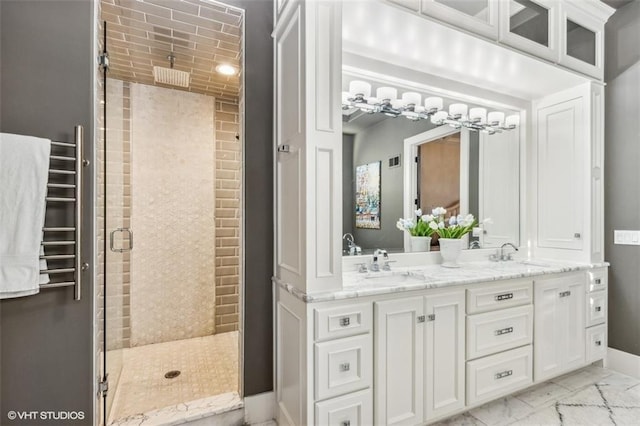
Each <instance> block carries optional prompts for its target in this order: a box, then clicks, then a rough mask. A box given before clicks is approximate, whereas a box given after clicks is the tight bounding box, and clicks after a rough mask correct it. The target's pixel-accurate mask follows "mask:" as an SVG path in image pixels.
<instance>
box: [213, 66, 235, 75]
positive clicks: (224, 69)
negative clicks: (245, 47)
mask: <svg viewBox="0 0 640 426" xmlns="http://www.w3.org/2000/svg"><path fill="white" fill-rule="evenodd" d="M216 71H218V72H219V73H220V74H223V75H236V73H237V71H236V69H235V68H234V67H232V66H231V65H229V64H220V65H218V66H217V67H216Z"/></svg>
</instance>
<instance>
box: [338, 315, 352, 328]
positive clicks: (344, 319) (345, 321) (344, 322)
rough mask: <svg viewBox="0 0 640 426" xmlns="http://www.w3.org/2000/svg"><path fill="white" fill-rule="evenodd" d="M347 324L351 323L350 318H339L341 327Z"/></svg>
mask: <svg viewBox="0 0 640 426" xmlns="http://www.w3.org/2000/svg"><path fill="white" fill-rule="evenodd" d="M349 324H351V318H349V317H343V318H340V325H341V326H342V327H347V326H348V325H349Z"/></svg>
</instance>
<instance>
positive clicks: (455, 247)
mask: <svg viewBox="0 0 640 426" xmlns="http://www.w3.org/2000/svg"><path fill="white" fill-rule="evenodd" d="M438 242H439V243H440V255H441V256H442V266H444V267H445V268H459V267H460V265H458V257H460V253H461V252H462V240H461V239H459V238H438Z"/></svg>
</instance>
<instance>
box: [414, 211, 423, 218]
mask: <svg viewBox="0 0 640 426" xmlns="http://www.w3.org/2000/svg"><path fill="white" fill-rule="evenodd" d="M415 213H416V216H417V217H420V216H422V209H418V210H416V211H415Z"/></svg>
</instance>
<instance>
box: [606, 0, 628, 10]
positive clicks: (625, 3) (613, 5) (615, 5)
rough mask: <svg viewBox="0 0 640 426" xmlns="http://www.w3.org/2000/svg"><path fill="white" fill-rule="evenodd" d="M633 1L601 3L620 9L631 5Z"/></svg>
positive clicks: (622, 0) (614, 0) (609, 0)
mask: <svg viewBox="0 0 640 426" xmlns="http://www.w3.org/2000/svg"><path fill="white" fill-rule="evenodd" d="M632 1H634V0H602V2H603V3H606V4H607V5H609V6H611V7H613V8H615V9H620V8H621V7H622V6H624V5H627V4H629V3H631V2H632Z"/></svg>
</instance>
